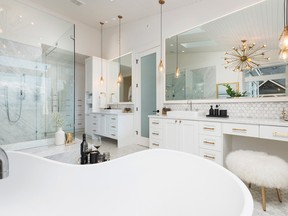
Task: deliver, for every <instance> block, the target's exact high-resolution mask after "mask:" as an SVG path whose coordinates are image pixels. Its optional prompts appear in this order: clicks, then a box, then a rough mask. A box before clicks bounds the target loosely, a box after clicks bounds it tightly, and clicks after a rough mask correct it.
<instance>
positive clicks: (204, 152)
mask: <svg viewBox="0 0 288 216" xmlns="http://www.w3.org/2000/svg"><path fill="white" fill-rule="evenodd" d="M199 155H200V157H203V158H205V159H208V160H211V161H214V162H216V163H217V164H219V165H221V166H223V156H222V152H218V151H213V150H208V149H202V148H200V150H199Z"/></svg>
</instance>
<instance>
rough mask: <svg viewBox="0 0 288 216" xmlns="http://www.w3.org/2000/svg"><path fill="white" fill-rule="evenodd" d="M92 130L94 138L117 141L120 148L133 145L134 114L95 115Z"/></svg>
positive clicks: (93, 115)
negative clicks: (100, 137)
mask: <svg viewBox="0 0 288 216" xmlns="http://www.w3.org/2000/svg"><path fill="white" fill-rule="evenodd" d="M90 115H91V116H92V120H91V130H92V137H93V136H97V135H98V136H102V137H108V138H111V139H115V140H117V145H118V147H123V146H126V145H131V144H133V137H134V134H133V114H106V113H93V114H90Z"/></svg>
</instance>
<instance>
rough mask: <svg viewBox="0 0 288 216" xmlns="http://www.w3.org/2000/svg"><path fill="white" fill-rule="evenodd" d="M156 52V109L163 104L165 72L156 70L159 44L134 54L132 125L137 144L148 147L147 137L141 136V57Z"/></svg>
mask: <svg viewBox="0 0 288 216" xmlns="http://www.w3.org/2000/svg"><path fill="white" fill-rule="evenodd" d="M153 53H156V109H157V110H160V107H162V105H163V85H164V84H163V83H164V77H165V76H164V75H165V73H164V72H162V73H160V72H158V63H159V61H160V46H157V47H153V48H150V49H148V50H144V51H140V52H138V53H136V54H135V61H134V63H135V67H134V68H135V71H136V73H135V75H136V76H135V96H136V97H134V99H135V103H134V104H135V107H134V113H135V114H134V127H135V133H136V136H135V138H136V142H137V144H139V145H143V146H146V147H149V138H146V137H142V136H141V85H140V84H141V57H144V56H147V55H150V54H153Z"/></svg>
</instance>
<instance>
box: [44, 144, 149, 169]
mask: <svg viewBox="0 0 288 216" xmlns="http://www.w3.org/2000/svg"><path fill="white" fill-rule="evenodd" d="M87 141H88V143H92V140H91V139H89V138H88V139H87ZM78 147H79V148H77V149H75V150H74V151H69V152H64V153H59V154H55V155H51V156H46V158H49V159H51V160H56V161H60V162H64V163H71V164H79V159H80V146H79V145H78ZM89 148H91V146H90V147H89ZM147 149H148V148H147V147H144V146H140V145H129V146H125V147H121V148H117V143H116V141H115V140H112V139H106V138H102V145H101V146H100V148H99V151H100V152H101V154H103V153H104V152H109V153H110V157H111V160H112V159H115V158H119V157H122V156H125V155H128V154H131V153H134V152H137V151H142V150H147Z"/></svg>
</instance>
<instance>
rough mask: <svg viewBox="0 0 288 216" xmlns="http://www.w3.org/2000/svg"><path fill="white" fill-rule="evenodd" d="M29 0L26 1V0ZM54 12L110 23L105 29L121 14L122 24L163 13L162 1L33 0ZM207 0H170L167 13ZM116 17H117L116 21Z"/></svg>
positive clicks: (88, 22) (96, 24) (94, 23)
mask: <svg viewBox="0 0 288 216" xmlns="http://www.w3.org/2000/svg"><path fill="white" fill-rule="evenodd" d="M24 1H25V0H24ZM30 1H31V2H33V3H36V4H38V5H40V6H42V7H44V8H48V9H49V10H52V11H53V12H56V13H59V14H62V15H63V16H66V17H68V18H70V19H73V20H77V21H79V22H81V23H84V24H86V25H89V26H92V27H96V28H98V29H99V28H100V24H99V23H100V22H105V21H106V22H107V23H105V24H104V26H103V28H107V27H112V26H116V25H118V19H117V16H118V15H122V16H123V20H122V23H125V22H131V21H133V20H138V19H141V18H144V17H148V16H152V15H157V14H160V4H159V2H158V0H80V1H81V2H84V3H85V4H83V5H82V6H76V5H75V4H73V3H71V1H70V0H30ZM200 1H204V0H166V2H165V4H164V5H163V12H166V11H170V10H174V9H176V8H181V7H185V6H187V5H191V4H194V3H196V2H200ZM113 18H114V19H115V18H116V20H113Z"/></svg>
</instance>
